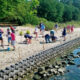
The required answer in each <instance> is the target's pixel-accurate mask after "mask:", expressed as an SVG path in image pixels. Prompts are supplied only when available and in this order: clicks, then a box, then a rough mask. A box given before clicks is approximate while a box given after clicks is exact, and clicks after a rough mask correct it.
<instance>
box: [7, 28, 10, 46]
mask: <svg viewBox="0 0 80 80" xmlns="http://www.w3.org/2000/svg"><path fill="white" fill-rule="evenodd" d="M7 37H8V46H9V45H10V43H11V33H10V30H9V28H8V29H7Z"/></svg>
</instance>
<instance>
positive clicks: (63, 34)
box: [62, 27, 66, 41]
mask: <svg viewBox="0 0 80 80" xmlns="http://www.w3.org/2000/svg"><path fill="white" fill-rule="evenodd" d="M62 37H64V41H65V40H66V28H65V27H64V29H63V32H62Z"/></svg>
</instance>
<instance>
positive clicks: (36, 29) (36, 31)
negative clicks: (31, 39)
mask: <svg viewBox="0 0 80 80" xmlns="http://www.w3.org/2000/svg"><path fill="white" fill-rule="evenodd" d="M34 33H35V35H36V39H37V38H38V27H36V28H35V32H34Z"/></svg>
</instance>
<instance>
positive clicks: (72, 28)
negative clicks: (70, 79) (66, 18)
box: [71, 25, 74, 33]
mask: <svg viewBox="0 0 80 80" xmlns="http://www.w3.org/2000/svg"><path fill="white" fill-rule="evenodd" d="M73 31H74V26H73V25H72V26H71V33H72V32H73Z"/></svg>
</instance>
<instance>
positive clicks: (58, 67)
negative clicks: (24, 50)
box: [0, 38, 80, 80]
mask: <svg viewBox="0 0 80 80" xmlns="http://www.w3.org/2000/svg"><path fill="white" fill-rule="evenodd" d="M79 46H80V38H77V39H74V40H72V41H69V42H67V43H65V44H62V45H59V46H56V47H54V48H50V49H48V50H45V51H43V52H41V53H39V54H36V55H35V56H31V57H29V58H26V59H25V60H22V61H20V62H18V63H16V64H15V65H11V66H10V67H7V68H5V70H0V80H26V79H28V78H30V79H28V80H32V79H35V78H34V74H36V73H37V74H40V75H41V77H42V76H43V77H46V76H48V77H49V76H52V75H53V74H55V75H62V74H64V72H65V65H67V63H66V62H65V61H61V62H60V63H58V62H55V60H56V58H57V56H61V58H62V59H63V60H65V59H67V60H70V58H68V57H67V56H66V54H68V53H71V52H72V51H73V50H74V49H76V48H77V47H79ZM69 56H72V60H70V61H69V63H68V64H71V65H74V63H73V58H76V57H79V55H78V56H74V55H72V54H70V55H69ZM59 61H60V60H59ZM53 62H54V63H55V64H51V63H53ZM46 65H47V66H46ZM42 66H43V67H42ZM44 66H45V67H44ZM46 71H48V72H49V73H50V74H49V73H48V74H47V73H46ZM37 76H38V77H39V79H41V77H40V76H39V75H37ZM39 79H35V80H39ZM41 80H42V79H41Z"/></svg>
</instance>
